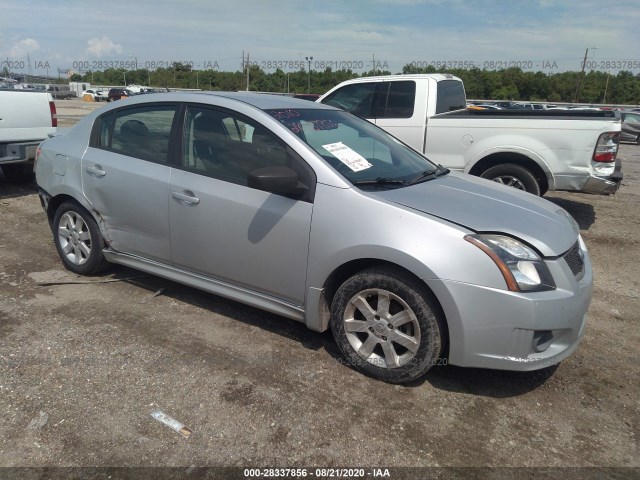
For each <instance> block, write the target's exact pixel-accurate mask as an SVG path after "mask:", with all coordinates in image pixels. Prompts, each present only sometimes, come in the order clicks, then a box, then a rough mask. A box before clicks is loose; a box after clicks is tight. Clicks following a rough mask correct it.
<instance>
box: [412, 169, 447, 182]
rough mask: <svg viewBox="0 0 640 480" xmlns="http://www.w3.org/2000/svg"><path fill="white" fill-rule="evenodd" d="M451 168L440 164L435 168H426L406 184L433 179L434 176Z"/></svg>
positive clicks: (442, 173) (441, 174) (436, 176)
mask: <svg viewBox="0 0 640 480" xmlns="http://www.w3.org/2000/svg"><path fill="white" fill-rule="evenodd" d="M450 171H451V170H449V169H448V168H446V167H443V166H442V165H438V166H437V167H436V169H435V170H426V171H424V172H422V173H421V174H420V175H418V176H417V177H415V178H412V179H411V180H410V181H409V183H408V184H407V185H415V184H416V183H420V182H426V181H427V180H433V179H434V178H438V177H441V176H443V175H446V174H447V173H449V172H450Z"/></svg>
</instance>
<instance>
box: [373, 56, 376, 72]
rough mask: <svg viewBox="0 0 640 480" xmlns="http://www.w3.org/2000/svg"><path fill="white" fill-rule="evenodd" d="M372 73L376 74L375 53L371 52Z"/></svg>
mask: <svg viewBox="0 0 640 480" xmlns="http://www.w3.org/2000/svg"><path fill="white" fill-rule="evenodd" d="M373 74H374V75H375V74H376V54H375V53H374V54H373Z"/></svg>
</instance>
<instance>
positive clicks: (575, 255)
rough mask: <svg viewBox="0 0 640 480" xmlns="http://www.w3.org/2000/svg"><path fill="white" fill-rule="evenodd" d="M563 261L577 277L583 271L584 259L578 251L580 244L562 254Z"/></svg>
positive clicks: (577, 243)
mask: <svg viewBox="0 0 640 480" xmlns="http://www.w3.org/2000/svg"><path fill="white" fill-rule="evenodd" d="M563 258H564V261H565V262H567V265H569V268H570V269H571V272H573V275H574V276H576V277H577V276H578V275H579V274H580V273H582V270H583V269H584V259H583V258H582V252H581V251H580V243H579V242H576V243H575V244H574V245H573V247H571V250H569V251H568V252H567V253H565V254H564V257H563Z"/></svg>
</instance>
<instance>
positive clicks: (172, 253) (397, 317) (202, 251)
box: [36, 92, 592, 383]
mask: <svg viewBox="0 0 640 480" xmlns="http://www.w3.org/2000/svg"><path fill="white" fill-rule="evenodd" d="M154 97H155V96H153V95H151V96H147V95H140V96H136V97H134V98H132V99H130V100H129V101H127V102H126V103H125V104H120V103H115V104H112V105H110V106H107V107H104V108H101V109H98V110H95V111H94V112H92V113H90V114H89V115H87V116H86V117H85V118H84V119H83V120H81V121H80V122H79V123H78V124H77V125H76V126H75V127H74V128H73V129H71V130H70V131H68V133H66V134H65V135H62V136H56V137H53V138H50V139H48V140H46V141H45V142H43V143H42V145H41V147H40V149H39V150H40V153H39V156H38V159H37V162H36V179H37V183H38V186H39V192H40V198H41V201H42V205H43V207H44V209H45V211H46V214H47V217H48V219H49V221H50V223H51V228H52V232H53V238H54V243H55V246H56V249H57V251H58V253H59V255H60V258H61V260H62V263H63V265H64V266H65V267H66V268H68V269H69V270H71V271H73V272H75V273H77V274H82V275H92V274H95V273H97V272H99V271H101V270H103V269H104V268H105V267H106V266H107V262H112V263H118V264H122V265H127V266H129V267H133V268H136V269H139V270H142V271H145V272H149V273H152V274H154V275H159V276H162V277H165V278H168V279H172V280H175V281H177V282H180V283H184V284H186V285H190V286H192V287H196V288H200V289H203V290H205V291H208V292H211V293H214V294H217V295H221V296H224V297H228V298H231V299H234V300H237V301H239V302H243V303H246V304H248V305H252V306H254V307H257V308H261V309H263V310H267V311H270V312H273V313H276V314H279V315H282V316H285V317H288V318H291V319H294V320H297V321H300V322H304V323H305V324H306V325H307V326H308V327H309V328H310V329H312V330H315V331H319V332H322V331H324V330H327V329H328V328H330V329H331V330H332V332H333V336H334V338H335V340H336V342H337V345H338V347H339V349H340V351H341V352H342V354H343V355H344V357H345V361H346V363H347V364H348V365H352V366H354V367H356V368H357V369H359V370H361V371H363V372H365V373H367V374H369V375H372V376H374V377H376V378H380V379H383V380H385V381H389V382H394V383H401V382H408V381H411V380H414V379H416V378H418V377H420V376H422V375H423V374H424V373H425V372H426V371H427V370H429V368H430V367H432V366H433V365H438V364H444V363H447V362H448V363H451V364H454V365H460V366H468V367H484V368H496V369H506V370H520V371H524V370H535V369H539V368H544V367H548V366H550V365H553V364H555V363H557V362H559V361H560V360H562V359H564V358H565V357H567V356H568V355H569V354H570V353H571V352H572V351H573V350H574V349H575V348H576V347H577V345H578V342H579V341H580V339H581V337H582V335H583V333H584V331H585V321H586V311H587V309H588V306H589V302H590V299H591V290H592V272H591V263H590V260H589V256H588V254H587V251H586V248H585V245H584V243H583V241H582V239H581V238H580V235H579V229H578V226H577V224H576V222H575V221H574V220H573V219H572V218H571V217H570V216H569V214H568V213H566V212H565V211H564V210H563V209H562V208H560V207H558V206H557V205H555V204H553V203H551V202H548V201H546V200H544V199H541V198H538V197H535V196H533V195H530V194H528V193H526V192H522V191H519V190H516V189H513V188H504V187H503V186H501V185H498V184H496V183H495V182H492V181H488V180H484V179H480V178H475V177H471V176H469V175H465V174H462V173H455V172H450V171H449V170H448V169H446V168H444V167H442V166H439V165H435V164H433V163H431V162H430V161H428V160H427V159H426V158H424V157H423V156H422V155H420V154H419V153H417V152H415V151H414V150H413V149H411V148H409V147H408V146H406V145H405V144H403V143H401V142H399V141H398V140H397V139H395V138H394V137H392V136H391V135H389V134H388V133H386V132H385V131H384V130H382V129H380V128H378V127H376V126H375V125H373V124H371V123H370V122H368V121H366V120H363V119H361V118H359V117H356V116H355V115H351V114H349V113H347V112H344V111H341V110H338V109H336V108H333V107H330V106H327V105H322V104H312V103H309V102H307V101H304V100H297V99H292V98H289V97H286V96H276V95H261V94H256V93H248V92H240V93H222V92H219V93H206V94H203V93H200V94H198V93H187V92H181V93H166V94H163V96H162V102H158V101H157V100H158V99H157V98H154ZM237 341H238V343H240V342H241V341H242V338H240V337H239V338H238V339H237Z"/></svg>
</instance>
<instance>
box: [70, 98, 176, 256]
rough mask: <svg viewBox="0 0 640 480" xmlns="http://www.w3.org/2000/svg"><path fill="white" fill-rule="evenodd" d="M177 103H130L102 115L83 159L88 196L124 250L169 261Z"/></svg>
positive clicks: (112, 241)
mask: <svg viewBox="0 0 640 480" xmlns="http://www.w3.org/2000/svg"><path fill="white" fill-rule="evenodd" d="M176 117H177V116H176V105H172V104H152V105H145V106H133V107H125V108H121V109H118V110H115V111H111V112H109V114H107V115H104V116H102V117H99V118H98V120H97V121H96V124H95V125H94V129H93V132H92V138H91V142H90V146H89V148H88V149H87V151H86V152H85V154H84V156H83V158H82V187H83V191H84V194H85V196H86V197H87V199H88V200H89V201H90V202H91V204H92V205H93V208H94V210H95V211H96V213H97V214H98V216H99V217H100V218H101V219H102V221H103V222H104V224H105V226H106V230H107V232H106V236H107V240H108V242H109V244H110V246H111V247H112V248H113V249H115V250H117V251H120V252H124V253H129V254H133V255H138V256H142V257H145V258H150V259H155V260H160V261H163V262H169V261H170V260H171V249H170V243H169V207H168V198H169V176H170V171H171V168H170V166H169V161H168V159H169V155H170V152H169V145H170V138H171V135H172V131H173V130H174V129H175V125H174V120H175V118H176Z"/></svg>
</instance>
